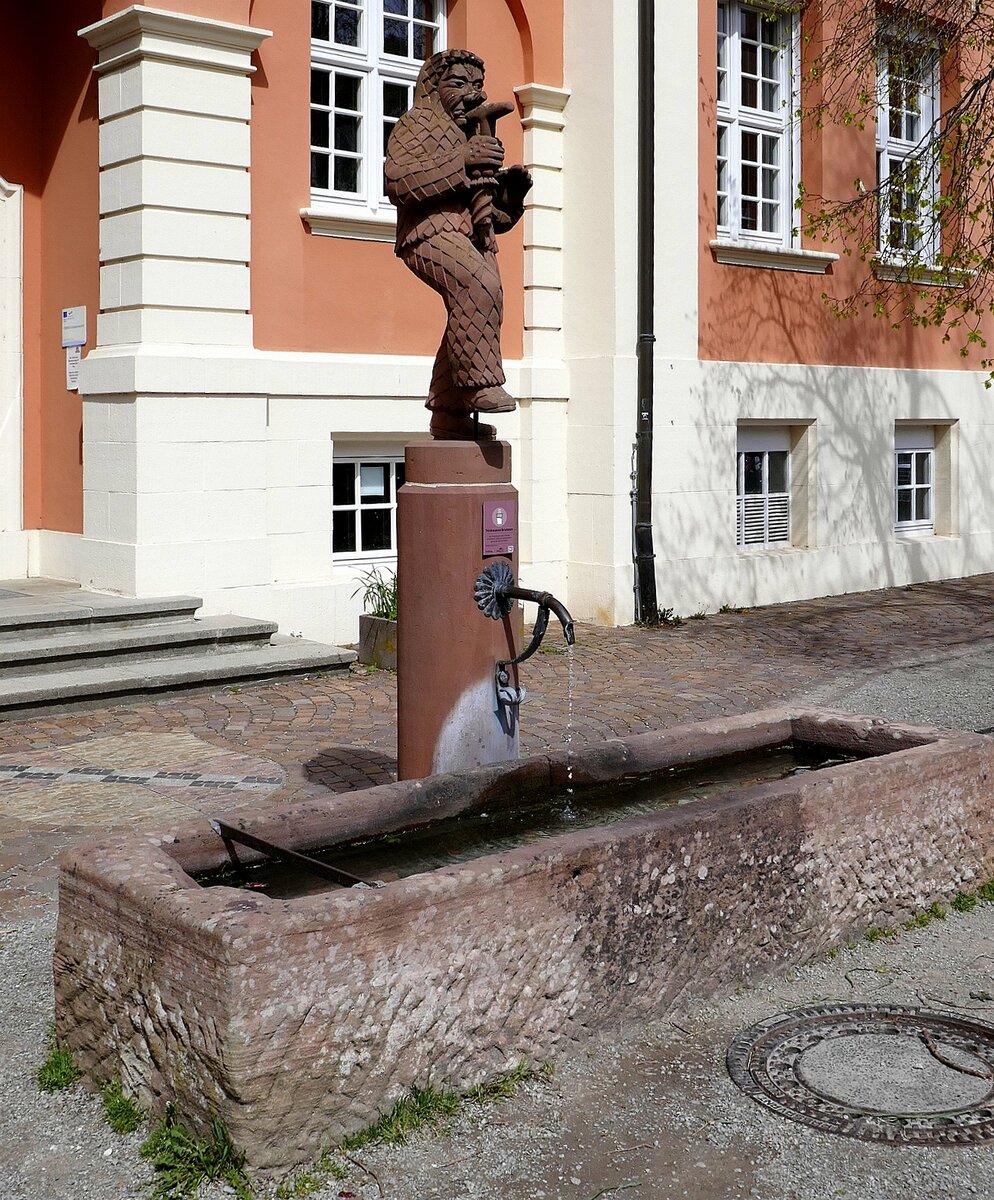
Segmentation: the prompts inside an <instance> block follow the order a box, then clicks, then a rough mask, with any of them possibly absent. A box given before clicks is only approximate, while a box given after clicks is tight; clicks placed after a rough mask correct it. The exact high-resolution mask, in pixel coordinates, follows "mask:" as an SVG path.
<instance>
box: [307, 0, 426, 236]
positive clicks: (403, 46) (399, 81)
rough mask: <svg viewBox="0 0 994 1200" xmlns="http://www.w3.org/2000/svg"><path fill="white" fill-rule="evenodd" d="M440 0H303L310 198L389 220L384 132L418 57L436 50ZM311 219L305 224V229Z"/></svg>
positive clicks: (351, 214) (335, 209)
mask: <svg viewBox="0 0 994 1200" xmlns="http://www.w3.org/2000/svg"><path fill="white" fill-rule="evenodd" d="M444 42H445V0H311V104H310V109H311V204H312V206H315V207H313V208H312V209H308V210H306V212H305V215H307V216H308V217H309V218H310V216H311V215H313V214H317V213H318V212H319V211H325V212H329V213H338V214H340V215H341V216H343V217H345V218H346V219H350V218H351V219H353V220H355V219H360V220H361V219H362V218H367V219H369V218H372V219H376V218H377V217H379V218H380V219H381V220H385V221H388V222H392V221H393V220H394V215H395V214H394V209H393V206H392V205H391V204H390V203H389V201H388V200H387V199H386V195H385V192H384V188H383V158H384V154H385V150H386V143H387V139H388V138H389V136H390V133H391V131H392V129H393V127H394V125H395V124H396V123H397V121H398V119H399V118H400V117H402V116H403V115H404V113H405V112H406V111H407V110H408V109H409V108H410V106H411V103H412V101H413V98H414V84H415V82H416V80H417V77H418V72H419V71H420V70H421V65H422V63H423V62H424V60H425V59H426V58H429V57H430V56H431V55H432V54H434V53H436V52H437V51H438V50H441V49H444ZM313 227H314V226H313V224H312V228H313Z"/></svg>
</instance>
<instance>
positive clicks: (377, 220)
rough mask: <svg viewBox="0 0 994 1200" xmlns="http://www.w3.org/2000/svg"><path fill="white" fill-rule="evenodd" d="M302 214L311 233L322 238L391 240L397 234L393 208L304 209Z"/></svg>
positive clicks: (366, 240)
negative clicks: (382, 209)
mask: <svg viewBox="0 0 994 1200" xmlns="http://www.w3.org/2000/svg"><path fill="white" fill-rule="evenodd" d="M300 215H301V218H302V219H303V220H304V222H305V223H306V224H307V227H308V228H309V229H310V231H311V233H314V234H317V235H318V236H319V237H343V238H352V239H354V240H357V241H360V242H392V241H393V240H394V238H395V237H396V236H397V217H396V214H395V213H394V212H393V210H390V209H388V210H386V211H384V212H378V213H374V212H372V211H370V210H368V209H365V210H364V209H358V208H356V209H349V208H331V207H328V208H302V209H301V210H300Z"/></svg>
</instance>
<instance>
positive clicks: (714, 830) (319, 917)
mask: <svg viewBox="0 0 994 1200" xmlns="http://www.w3.org/2000/svg"><path fill="white" fill-rule="evenodd" d="M791 742H794V743H805V744H809V745H810V744H813V745H817V746H822V747H825V748H827V749H828V750H829V751H831V752H832V753H836V752H838V753H855V754H857V755H860V756H864V757H861V758H860V760H859V761H855V762H849V763H845V764H843V765H838V766H829V767H827V768H825V769H822V770H818V771H810V772H807V773H802V774H798V775H794V776H792V777H789V778H784V779H780V780H777V781H773V782H765V783H758V784H753V785H752V786H747V785H745V784H743V786H741V787H736V788H733V789H732V790H731V791H730V792H728V793H727V794H726V795H724V796H723V797H721V798H719V799H710V800H701V801H698V802H694V803H689V804H683V805H681V806H679V807H671V808H664V809H661V810H659V811H656V812H653V813H652V814H650V815H645V816H639V817H637V818H635V819H631V820H627V819H626V820H623V821H622V822H621V823H619V824H614V825H610V826H601V827H596V828H587V829H583V830H578V831H575V832H567V833H564V834H560V835H557V836H553V837H549V838H547V839H545V840H541V841H537V842H533V843H531V844H528V845H523V846H519V847H518V848H516V849H512V850H510V851H506V852H503V853H499V854H488V855H484V856H483V857H479V858H475V859H472V860H471V861H465V862H461V863H457V864H455V865H450V866H447V867H443V868H441V869H437V870H434V871H430V872H427V873H423V874H415V875H410V876H408V877H406V878H401V879H397V880H396V881H394V882H390V883H388V884H387V885H386V886H384V887H381V888H375V889H365V888H362V889H358V888H352V889H346V888H337V889H335V888H330V889H329V890H325V891H322V892H320V893H318V894H313V895H305V896H301V897H298V898H295V899H289V900H277V899H272V898H270V897H267V896H265V895H261V894H258V893H256V892H254V891H247V890H244V889H236V888H232V887H228V886H215V887H205V886H201V885H200V884H199V883H198V882H197V878H196V877H197V876H202V875H203V873H205V872H210V871H214V870H217V869H218V868H220V867H222V866H223V865H224V864H225V862H227V861H228V859H227V854H226V851H225V849H224V846H223V844H222V842H221V840H220V839H219V838H218V837H217V836H216V834H214V833H213V832H211V830H210V828H209V827H208V825H207V823H206V822H196V823H189V824H186V825H183V826H177V827H175V828H172V829H170V830H168V831H160V832H159V833H157V834H154V835H151V834H145V835H137V834H136V835H133V836H129V837H123V838H118V839H115V840H106V841H102V842H96V843H92V844H89V845H85V846H79V847H77V848H75V849H73V850H72V851H70V852H68V853H66V854H65V855H63V858H62V861H61V877H60V903H59V927H58V934H57V939H56V951H55V985H56V1031H57V1035H58V1037H59V1038H60V1040H62V1041H63V1042H65V1043H67V1044H68V1045H69V1046H70V1047H71V1048H72V1050H73V1052H74V1054H75V1056H76V1061H77V1063H78V1064H79V1066H80V1068H81V1069H82V1071H83V1073H84V1076H85V1077H86V1078H87V1080H88V1081H89V1082H90V1084H91V1085H93V1086H98V1085H100V1084H101V1083H103V1082H105V1081H106V1080H108V1079H110V1078H112V1077H115V1076H116V1077H120V1078H121V1080H122V1082H123V1084H124V1087H125V1090H126V1091H127V1092H128V1093H129V1094H131V1095H133V1096H134V1097H136V1098H137V1099H138V1100H139V1101H140V1102H141V1103H142V1104H144V1105H146V1106H150V1107H151V1108H153V1109H154V1110H161V1109H162V1108H163V1107H164V1106H165V1105H166V1104H167V1103H173V1104H175V1105H176V1107H177V1110H178V1112H179V1114H180V1115H181V1116H182V1117H183V1119H184V1120H185V1121H186V1122H187V1123H189V1124H191V1125H192V1126H194V1127H200V1128H203V1127H205V1125H206V1123H207V1122H208V1121H209V1120H210V1117H211V1116H213V1115H216V1116H218V1117H219V1118H220V1119H221V1120H222V1121H223V1122H224V1124H225V1125H226V1126H227V1127H228V1129H229V1131H230V1133H231V1136H232V1138H233V1140H234V1141H235V1143H236V1144H237V1145H238V1146H240V1147H241V1148H242V1149H243V1150H244V1151H245V1152H246V1155H247V1166H248V1167H249V1169H250V1170H252V1171H254V1172H256V1173H261V1174H267V1173H272V1172H277V1171H284V1170H288V1169H290V1168H292V1167H294V1166H297V1165H299V1164H303V1163H306V1162H309V1161H311V1160H313V1158H314V1157H315V1155H316V1154H317V1153H318V1152H319V1151H320V1149H321V1148H322V1147H323V1146H326V1145H329V1144H334V1143H336V1142H337V1141H338V1140H339V1139H340V1138H341V1137H342V1136H343V1135H344V1134H346V1133H348V1132H350V1131H354V1130H356V1129H358V1128H361V1127H363V1126H365V1125H366V1124H368V1123H369V1122H370V1121H372V1120H373V1119H375V1117H376V1116H377V1115H378V1114H379V1113H380V1112H382V1111H383V1110H384V1109H385V1108H387V1107H389V1106H390V1105H391V1104H392V1102H393V1101H394V1100H395V1099H396V1098H397V1097H398V1096H400V1095H401V1094H402V1093H404V1092H405V1091H407V1090H408V1089H409V1088H410V1087H411V1086H412V1085H414V1084H425V1083H426V1082H428V1081H430V1082H431V1083H433V1084H434V1085H435V1086H436V1087H441V1086H447V1087H452V1088H457V1089H464V1088H467V1087H469V1086H471V1085H473V1084H475V1083H478V1082H481V1081H482V1080H485V1079H486V1078H487V1077H489V1076H491V1075H493V1074H494V1073H497V1072H500V1071H502V1070H505V1069H507V1068H508V1067H510V1066H512V1065H514V1064H516V1063H517V1062H518V1061H520V1060H525V1061H527V1062H529V1063H533V1064H539V1063H543V1062H547V1061H549V1060H553V1059H555V1057H556V1056H557V1055H558V1054H560V1053H561V1052H563V1051H564V1050H565V1049H566V1047H567V1045H568V1044H569V1043H570V1042H572V1041H574V1040H575V1039H578V1038H580V1037H582V1036H584V1035H586V1034H587V1033H588V1032H590V1031H591V1030H594V1029H596V1028H597V1027H598V1026H602V1025H611V1026H615V1025H617V1023H618V1022H619V1021H622V1020H625V1019H639V1018H643V1017H649V1016H658V1015H660V1014H663V1013H666V1012H667V1011H670V1010H672V1009H674V1008H675V1007H677V1006H679V1005H680V1004H681V1003H682V1002H685V1001H686V1000H687V999H688V998H690V997H700V996H706V995H707V994H709V993H711V992H714V991H715V990H716V989H718V988H720V987H723V986H725V985H727V984H729V983H731V982H733V981H736V980H749V979H751V978H754V977H756V976H758V975H760V974H762V973H763V972H769V971H783V970H785V969H786V968H787V967H789V966H791V965H794V964H798V963H801V962H804V961H806V960H808V959H810V958H812V957H814V956H816V955H819V954H822V953H824V952H825V951H826V950H828V949H829V948H830V947H832V946H835V945H837V944H838V943H840V942H841V941H844V940H846V939H848V938H851V937H853V936H855V935H858V934H859V933H860V932H861V931H863V930H865V929H867V928H868V927H871V926H878V925H888V924H892V923H894V922H895V921H897V920H899V919H901V918H902V917H906V916H908V915H909V914H910V913H912V912H913V911H915V910H916V909H920V908H922V907H925V906H928V905H930V904H931V903H932V902H934V901H936V900H938V899H941V898H942V897H947V898H948V897H949V896H951V895H953V894H955V893H956V892H957V891H958V890H961V889H968V888H970V887H972V886H976V884H977V883H978V882H980V881H983V880H986V879H988V878H990V877H991V876H994V806H992V804H991V788H990V777H991V773H992V771H994V740H992V739H990V738H987V737H982V736H979V735H973V734H949V733H942V732H939V731H937V730H930V729H918V728H912V727H908V726H900V725H893V724H888V723H885V722H882V721H879V720H876V719H871V718H864V717H851V716H847V715H844V714H841V713H833V712H828V711H822V710H800V709H798V710H771V711H766V712H760V713H753V714H750V715H747V716H742V717H735V718H731V719H726V720H718V721H711V722H706V723H703V724H695V725H688V726H683V727H680V728H676V729H673V730H670V731H667V732H665V733H648V734H644V735H641V736H636V737H629V738H622V739H618V740H612V741H607V742H605V743H602V744H601V745H597V746H593V747H589V748H585V749H581V750H578V751H572V752H570V753H569V757H568V759H567V753H566V752H565V751H561V752H558V753H553V754H546V755H540V756H537V757H535V758H531V759H528V760H524V761H522V762H520V763H516V764H503V765H501V766H495V767H485V768H479V769H476V770H473V771H468V772H464V773H460V774H454V775H440V776H434V777H431V778H428V779H425V780H418V781H413V780H411V781H407V782H403V783H397V784H390V785H386V786H381V787H376V788H371V789H368V790H366V791H360V792H351V793H344V794H337V795H329V796H328V797H327V798H325V799H322V800H320V801H313V802H307V803H303V804H299V805H296V806H292V807H291V806H287V807H280V808H275V807H272V806H268V807H267V806H265V805H260V807H259V811H258V814H257V815H255V816H248V817H247V816H246V815H245V813H244V812H240V813H239V824H240V825H242V826H243V827H244V828H246V829H250V830H251V831H252V832H253V833H255V834H256V836H260V837H264V838H267V839H269V840H272V841H274V842H278V843H282V844H284V845H289V846H292V847H295V848H297V849H298V850H308V849H314V848H317V847H327V846H333V845H335V844H338V843H348V842H354V841H356V840H357V839H362V838H364V837H370V836H374V835H378V834H383V833H388V832H389V831H391V830H404V829H411V828H413V827H417V826H419V825H424V824H426V823H428V822H432V821H437V820H439V819H441V818H450V817H453V816H457V815H459V814H469V813H473V812H479V810H481V809H483V808H486V809H488V810H493V809H495V808H499V807H500V806H501V805H510V804H518V805H520V804H521V803H522V801H525V802H527V801H529V800H531V799H532V798H533V797H534V798H538V797H539V796H542V795H546V794H548V793H549V791H550V789H551V790H556V789H560V788H562V786H563V785H564V784H565V783H566V782H567V773H568V770H569V771H570V773H571V776H572V782H573V785H574V786H575V787H576V788H577V789H582V788H584V787H586V786H588V785H591V784H602V783H604V782H610V781H615V780H622V779H625V778H628V777H631V776H640V775H646V774H650V773H661V774H666V773H667V772H670V773H672V771H673V769H675V768H683V767H687V766H688V765H689V764H694V763H710V762H712V761H716V760H720V759H722V758H724V757H727V756H729V755H743V754H747V753H750V752H761V751H763V750H764V749H765V748H767V747H771V746H778V745H782V744H786V743H791ZM244 857H245V858H246V859H250V858H252V857H253V856H252V855H251V854H250V853H248V852H246V853H245V855H244Z"/></svg>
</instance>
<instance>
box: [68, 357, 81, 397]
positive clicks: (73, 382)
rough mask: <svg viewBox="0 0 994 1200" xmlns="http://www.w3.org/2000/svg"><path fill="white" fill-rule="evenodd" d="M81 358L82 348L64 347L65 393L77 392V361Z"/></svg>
mask: <svg viewBox="0 0 994 1200" xmlns="http://www.w3.org/2000/svg"><path fill="white" fill-rule="evenodd" d="M82 356H83V348H82V346H67V347H66V391H67V392H78V391H79V361H80V359H81V358H82Z"/></svg>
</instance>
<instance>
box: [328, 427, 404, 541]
mask: <svg viewBox="0 0 994 1200" xmlns="http://www.w3.org/2000/svg"><path fill="white" fill-rule="evenodd" d="M367 464H368V465H371V466H373V465H375V466H383V465H386V466H387V467H389V471H388V481H389V492H390V498H389V500H388V501H386V502H385V503H382V504H369V505H363V504H362V503H361V491H360V471H359V469H360V468H361V467H362V466H365V465H367ZM350 465H351V466H353V467H354V468H355V470H356V491H355V503H354V504H336V503H335V495H334V473H333V474H332V503H331V525H332V530H331V557H332V561H333V562H335V563H336V564H337V563H348V562H363V563H366V562H391V561H393V560H395V559H396V557H397V490H398V488H397V468H398V466H399V467H403V466H404V452H403V450H400V451H399V452H396V453H381V454H364V453H360V452H355V453H348V454H336V455H335V457H334V459H333V463H332V471H333V472H334V468H335V467H342V466H350ZM380 509H389V510H390V547H389V548H388V549H386V550H362V549H361V548H360V545H361V542H362V523H361V520H360V515H361V513H362V512H363V511H367V512H368V511H375V510H380ZM340 512H344V513H355V515H356V519H355V530H356V549H354V550H339V551H336V550H335V514H336V513H340Z"/></svg>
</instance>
